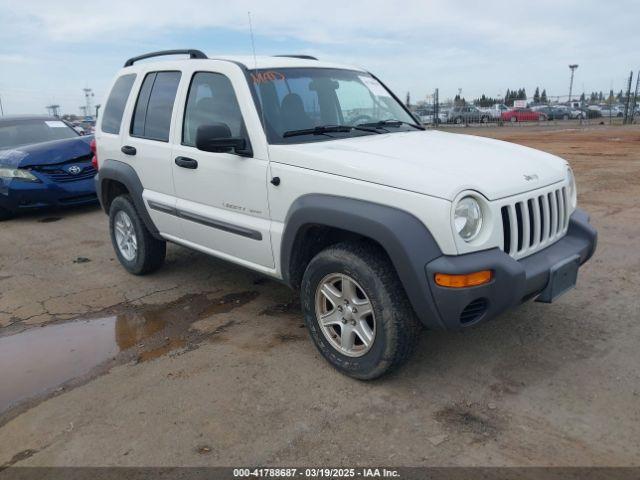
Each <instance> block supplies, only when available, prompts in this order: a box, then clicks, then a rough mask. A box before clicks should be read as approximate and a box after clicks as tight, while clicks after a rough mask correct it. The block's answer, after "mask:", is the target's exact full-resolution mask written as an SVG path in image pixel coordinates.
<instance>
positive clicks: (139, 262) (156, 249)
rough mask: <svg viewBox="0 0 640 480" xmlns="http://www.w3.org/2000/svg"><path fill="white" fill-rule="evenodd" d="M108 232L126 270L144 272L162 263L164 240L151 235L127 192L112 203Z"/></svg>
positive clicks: (164, 248)
mask: <svg viewBox="0 0 640 480" xmlns="http://www.w3.org/2000/svg"><path fill="white" fill-rule="evenodd" d="M109 233H110V235H111V243H112V244H113V249H114V250H115V252H116V255H117V257H118V260H119V261H120V263H121V264H122V266H123V267H124V268H125V269H126V270H127V271H128V272H129V273H133V274H134V275H144V274H146V273H151V272H153V271H155V270H157V269H158V268H160V267H161V266H162V264H163V263H164V258H165V255H166V251H167V244H166V242H164V241H163V240H158V239H157V238H155V237H154V236H153V235H151V232H149V230H148V229H147V227H146V226H145V224H144V222H143V221H142V219H141V218H140V215H139V214H138V212H137V210H136V207H135V206H134V204H133V201H132V200H131V197H130V196H129V195H121V196H119V197H117V198H116V199H115V200H114V201H113V202H112V203H111V207H110V208H109Z"/></svg>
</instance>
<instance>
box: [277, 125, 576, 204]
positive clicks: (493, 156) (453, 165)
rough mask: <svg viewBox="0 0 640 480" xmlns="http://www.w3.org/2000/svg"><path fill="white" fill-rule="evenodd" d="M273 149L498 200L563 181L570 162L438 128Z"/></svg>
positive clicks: (322, 166)
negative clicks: (473, 191) (476, 193)
mask: <svg viewBox="0 0 640 480" xmlns="http://www.w3.org/2000/svg"><path fill="white" fill-rule="evenodd" d="M269 148H270V152H271V160H272V161H275V162H282V163H287V164H290V165H294V166H299V167H302V168H309V169H312V170H319V171H322V172H326V173H331V174H335V175H341V176H345V177H350V178H354V179H358V180H364V181H367V182H373V183H378V184H381V185H386V186H389V187H395V188H401V189H403V190H409V191H412V192H416V193H422V194H425V195H431V196H434V197H439V198H443V199H446V200H453V199H454V198H455V197H456V195H457V194H458V193H460V192H461V191H463V190H476V191H478V192H480V193H482V194H483V195H484V196H485V197H487V198H488V199H489V200H496V199H499V198H504V197H508V196H511V195H515V194H518V193H523V192H527V191H529V190H535V189H537V188H542V187H544V186H546V185H550V184H552V183H556V182H559V181H561V180H563V179H564V178H565V177H566V165H567V162H565V161H564V160H563V159H561V158H559V157H556V156H554V155H551V154H548V153H545V152H541V151H539V150H534V149H532V148H528V147H523V146H521V145H516V144H514V143H508V142H502V141H499V140H493V139H489V138H485V137H476V136H472V135H460V134H455V133H445V132H440V131H433V130H432V131H414V132H397V133H389V134H381V135H366V136H362V137H356V138H346V139H340V140H329V141H321V142H314V143H303V144H291V145H271V146H270V147H269Z"/></svg>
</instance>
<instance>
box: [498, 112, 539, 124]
mask: <svg viewBox="0 0 640 480" xmlns="http://www.w3.org/2000/svg"><path fill="white" fill-rule="evenodd" d="M501 118H502V120H503V121H505V122H514V123H515V122H538V121H546V120H547V116H546V115H545V114H544V113H542V112H536V111H535V110H531V109H530V108H514V109H513V110H509V111H506V112H504V113H503V114H502V117H501Z"/></svg>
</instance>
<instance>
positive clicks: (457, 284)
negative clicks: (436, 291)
mask: <svg viewBox="0 0 640 480" xmlns="http://www.w3.org/2000/svg"><path fill="white" fill-rule="evenodd" d="M492 278H493V271H491V270H482V271H480V272H473V273H466V274H464V275H450V274H448V273H436V278H435V280H436V284H437V285H440V286H441V287H449V288H466V287H477V286H478V285H484V284H485V283H489V282H490V281H491V279H492Z"/></svg>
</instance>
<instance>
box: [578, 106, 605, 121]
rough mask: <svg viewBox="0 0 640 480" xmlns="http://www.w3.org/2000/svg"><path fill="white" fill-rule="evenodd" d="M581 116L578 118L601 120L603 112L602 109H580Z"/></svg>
mask: <svg viewBox="0 0 640 480" xmlns="http://www.w3.org/2000/svg"><path fill="white" fill-rule="evenodd" d="M580 112H581V114H580V116H579V117H578V118H582V119H585V118H600V117H602V112H601V110H600V109H595V108H581V109H580Z"/></svg>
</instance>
